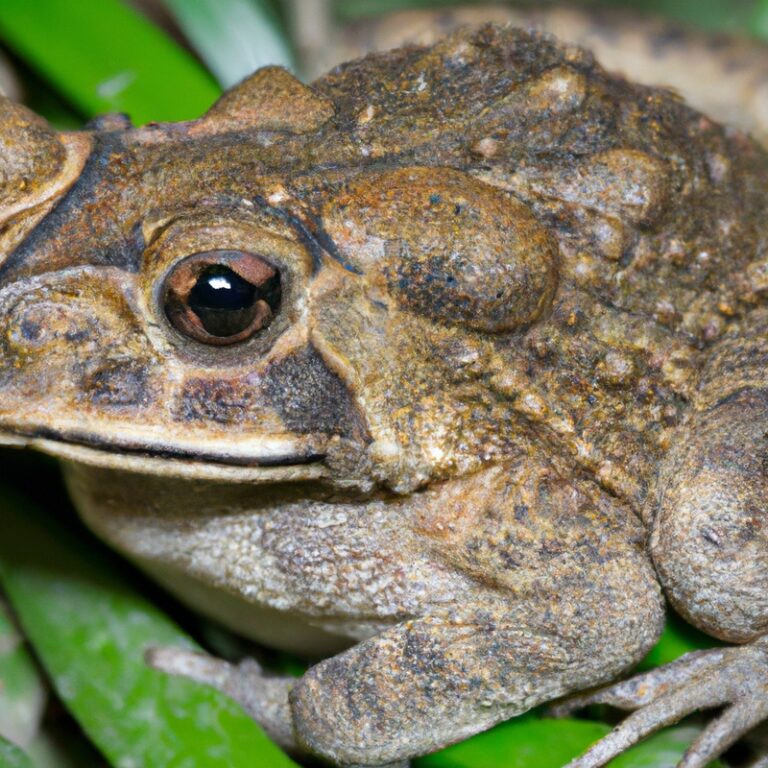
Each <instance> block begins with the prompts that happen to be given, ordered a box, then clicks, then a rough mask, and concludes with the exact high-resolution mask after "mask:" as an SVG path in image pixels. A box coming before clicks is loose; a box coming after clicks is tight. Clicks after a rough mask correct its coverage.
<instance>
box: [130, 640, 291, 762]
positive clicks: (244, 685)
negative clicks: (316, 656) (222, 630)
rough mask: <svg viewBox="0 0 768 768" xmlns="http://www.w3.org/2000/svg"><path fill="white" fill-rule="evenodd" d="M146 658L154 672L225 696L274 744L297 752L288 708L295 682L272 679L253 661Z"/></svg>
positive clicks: (171, 654)
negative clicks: (159, 672)
mask: <svg viewBox="0 0 768 768" xmlns="http://www.w3.org/2000/svg"><path fill="white" fill-rule="evenodd" d="M145 658H146V662H147V664H149V666H151V667H153V668H154V669H158V670H160V671H161V672H167V673H168V674H171V675H179V676H180V677H188V678H190V679H191V680H195V681H197V682H198V683H204V684H205V685H210V686H212V687H213V688H216V689H217V690H219V691H221V692H222V693H224V694H226V695H227V696H229V697H230V698H232V699H234V700H235V701H236V702H238V704H240V705H241V706H242V707H243V709H244V710H245V711H246V712H247V713H248V714H249V715H250V716H251V717H252V718H253V719H254V720H256V722H257V723H259V725H260V726H261V727H262V728H263V729H264V731H265V732H266V733H267V735H268V736H269V737H270V738H271V739H272V741H274V742H276V743H277V744H279V745H280V746H281V747H282V748H283V749H285V750H286V751H287V752H296V751H297V749H298V748H297V744H296V739H295V737H294V734H293V727H292V718H291V710H290V705H289V704H288V691H289V690H290V689H291V686H292V685H293V683H294V682H296V680H295V678H293V677H282V676H280V677H273V676H269V675H267V674H265V673H264V672H263V670H262V669H261V667H260V666H259V665H258V664H257V663H256V662H255V661H253V659H247V660H245V661H242V662H240V663H239V664H230V663H229V662H227V661H223V660H222V659H216V658H214V657H213V656H208V655H207V654H205V653H197V652H195V651H188V650H184V649H182V648H165V647H164V648H150V649H149V650H148V651H147V653H146V657H145Z"/></svg>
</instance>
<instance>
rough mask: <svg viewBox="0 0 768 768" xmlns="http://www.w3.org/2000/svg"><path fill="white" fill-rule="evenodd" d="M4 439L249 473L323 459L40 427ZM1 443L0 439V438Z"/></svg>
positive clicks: (311, 453)
mask: <svg viewBox="0 0 768 768" xmlns="http://www.w3.org/2000/svg"><path fill="white" fill-rule="evenodd" d="M5 435H7V437H9V438H10V443H13V444H19V443H23V444H26V443H28V444H32V445H34V444H35V443H45V444H48V443H54V444H60V445H63V446H72V447H73V448H84V449H88V450H89V451H95V452H98V453H102V454H107V455H111V456H113V457H115V458H117V457H120V456H126V457H132V458H136V459H142V458H143V459H155V460H160V461H163V460H166V461H182V462H189V463H194V464H209V465H214V466H219V467H241V468H252V469H259V468H264V469H270V468H288V467H302V466H307V465H312V464H319V463H321V462H322V461H324V460H325V458H326V453H325V452H324V451H320V450H315V449H314V448H313V447H311V446H307V448H306V450H305V451H304V452H297V453H293V452H284V453H281V452H276V453H271V454H269V455H261V456H259V455H256V454H253V455H248V454H238V453H235V452H231V453H229V452H224V451H211V450H205V449H202V450H197V449H193V448H185V447H182V446H173V445H168V446H163V445H159V444H153V443H151V442H142V441H141V440H130V439H126V438H119V437H115V438H112V439H110V440H105V439H103V438H100V437H99V436H97V435H94V434H91V433H89V432H79V431H76V430H56V429H51V428H48V427H42V428H37V429H30V430H23V429H19V430H12V431H9V432H6V433H5ZM0 442H2V436H0Z"/></svg>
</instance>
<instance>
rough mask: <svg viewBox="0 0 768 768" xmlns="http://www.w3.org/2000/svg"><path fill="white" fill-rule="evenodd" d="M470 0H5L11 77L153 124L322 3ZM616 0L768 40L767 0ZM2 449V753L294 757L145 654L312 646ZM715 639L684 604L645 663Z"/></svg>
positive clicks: (11, 84) (553, 747) (495, 742)
mask: <svg viewBox="0 0 768 768" xmlns="http://www.w3.org/2000/svg"><path fill="white" fill-rule="evenodd" d="M471 4H473V3H472V2H471V0H470V1H469V2H468V0H463V1H462V0H459V1H458V2H448V1H446V0H442V1H441V0H423V1H422V2H418V1H417V0H335V2H330V1H326V0H285V1H284V2H280V1H279V0H162V1H157V2H149V0H134V2H133V3H132V4H128V2H127V0H126V2H121V0H34V1H32V0H2V2H0V50H2V51H4V52H5V54H6V56H7V59H8V62H7V69H8V71H9V73H10V80H6V81H5V82H6V88H7V89H8V90H9V91H11V93H12V95H14V96H16V97H17V98H20V99H22V100H23V101H25V102H26V103H27V104H29V105H30V106H31V107H32V108H33V109H35V110H36V111H38V112H39V113H41V114H43V115H44V116H45V117H47V118H48V119H49V120H50V121H51V122H52V123H53V124H54V125H56V126H58V127H60V128H68V129H71V128H77V127H79V126H81V125H82V124H83V123H84V122H86V121H87V120H89V119H91V118H93V117H94V116H96V115H98V114H101V113H105V112H126V113H128V114H130V115H131V117H132V118H133V120H134V122H136V123H137V124H141V123H144V122H148V121H152V120H182V119H191V118H194V117H197V116H198V115H200V114H201V113H202V112H204V111H205V110H206V108H207V107H208V106H209V105H210V104H211V102H212V101H213V100H214V99H215V98H216V97H217V96H218V95H219V93H220V92H221V91H222V89H223V88H225V87H227V86H229V85H231V84H232V83H234V82H236V81H237V80H239V79H240V78H242V77H243V76H245V75H247V74H248V73H249V72H251V71H252V70H253V69H255V68H256V67H258V66H261V65H264V64H268V63H279V64H283V65H285V66H288V67H289V68H293V69H296V67H297V61H296V55H295V51H296V49H297V46H298V45H300V43H301V40H300V39H297V34H299V33H300V30H301V29H302V28H306V22H307V15H315V14H317V13H318V12H319V11H320V10H321V8H325V9H326V10H327V12H328V13H329V14H331V17H330V18H331V19H332V23H334V24H344V23H346V22H347V21H349V20H352V19H359V18H361V17H365V16H367V15H375V14H378V13H384V12H387V11H390V10H394V9H404V8H413V7H429V8H436V7H444V6H447V5H471ZM475 4H480V3H475ZM581 4H582V5H583V4H585V3H581ZM596 4H597V3H594V2H593V3H591V5H596ZM603 5H610V6H614V7H615V6H622V7H630V8H632V9H636V10H642V11H647V12H653V13H659V14H664V15H666V16H669V17H670V18H674V19H676V20H678V21H683V22H686V23H689V24H691V25H697V26H703V27H705V28H708V29H714V30H719V31H735V32H739V33H747V34H751V35H754V36H758V37H762V38H764V39H767V40H768V0H624V1H623V2H621V1H619V0H616V1H615V2H604V3H603ZM313 18H314V16H313ZM0 456H2V460H3V469H4V472H3V478H4V481H5V484H6V485H5V487H4V489H3V490H2V492H1V493H0V583H2V585H3V588H4V592H5V595H6V599H7V604H4V603H3V602H0V768H5V767H6V766H30V765H39V766H42V767H43V768H46V766H64V768H66V767H67V766H78V767H82V766H92V765H93V766H100V765H105V766H106V765H112V766H116V767H118V768H132V767H134V766H136V767H138V766H158V768H160V767H162V768H166V767H171V766H179V767H181V766H198V765H199V766H222V768H223V767H224V766H232V767H233V768H239V767H240V766H253V765H264V766H270V768H280V767H281V766H290V765H292V763H291V761H290V760H288V758H286V757H284V756H282V754H281V753H279V751H278V750H277V749H276V748H275V747H274V746H273V745H271V744H270V742H269V741H268V740H267V739H266V737H264V735H263V734H262V733H261V732H260V731H259V729H258V728H257V727H256V726H255V725H253V724H252V723H251V722H250V721H249V720H248V719H247V718H246V717H245V716H244V715H243V714H242V712H241V711H240V710H239V708H238V707H237V706H235V705H233V704H232V703H230V702H227V701H226V700H224V699H223V698H222V697H221V696H219V695H218V694H215V693H214V692H212V691H210V690H208V689H206V688H204V687H202V686H199V685H196V684H193V683H190V682H188V681H183V680H173V679H170V678H167V677H165V676H162V675H159V674H158V673H155V672H153V671H151V670H148V669H147V668H146V667H145V666H144V664H143V661H142V654H143V651H144V649H145V647H146V646H147V645H151V644H176V645H185V646H187V647H196V646H197V645H202V646H204V647H206V648H207V649H209V650H211V651H213V652H215V653H216V654H218V655H222V656H224V657H228V658H232V659H237V658H241V657H242V656H244V655H248V654H254V655H256V656H258V657H259V658H260V660H261V661H262V662H264V663H265V664H267V665H268V666H271V667H272V668H273V669H276V670H281V671H284V672H285V671H287V672H291V673H295V674H300V672H301V669H302V668H303V662H301V661H300V660H298V659H292V658H289V657H287V656H285V655H280V654H275V653H270V652H268V651H265V650H264V649H260V648H256V647H252V646H250V645H248V644H245V643H243V642H242V641H240V640H238V639H237V638H234V637H232V636H230V635H229V634H227V633H226V632H224V631H222V630H221V629H219V628H217V627H214V626H211V625H209V624H207V623H205V622H204V621H202V620H201V619H199V618H197V617H195V616H192V615H190V614H188V613H186V612H185V611H184V610H183V609H182V608H180V607H179V606H178V605H176V604H175V603H173V601H171V600H170V599H169V598H168V597H167V596H166V595H165V594H163V593H162V592H161V591H160V590H158V589H157V588H156V587H155V586H154V585H152V584H150V583H149V582H147V581H146V580H145V579H144V578H143V577H142V576H141V575H140V574H138V573H137V572H135V571H134V570H132V569H131V568H130V566H128V565H126V564H125V563H124V562H122V561H120V560H119V559H118V558H116V557H115V556H113V555H112V554H111V553H109V552H107V551H106V550H105V549H104V548H103V547H102V546H101V545H100V544H99V543H98V542H96V541H95V540H94V539H93V538H92V537H91V536H90V535H89V534H88V533H86V532H85V531H84V530H83V529H82V527H81V526H80V524H79V523H78V522H77V520H76V518H75V516H74V513H73V511H72V510H71V508H70V507H69V505H68V503H67V502H66V495H65V491H64V489H63V487H62V485H61V483H60V480H59V478H58V473H57V470H56V468H55V466H54V465H53V463H52V462H49V461H46V460H44V459H40V458H37V457H30V456H27V455H25V454H15V453H4V454H0ZM1 599H2V596H1V595H0V600H1ZM4 605H5V608H4ZM712 644H714V643H713V641H712V640H711V639H710V638H707V637H704V636H703V635H700V634H699V633H697V632H695V630H693V629H692V628H690V627H687V626H686V625H685V624H684V623H683V622H682V621H681V620H679V619H677V618H674V617H673V618H672V619H671V620H670V623H669V625H668V627H667V629H666V631H665V633H664V636H663V637H662V640H661V641H660V643H659V645H658V646H657V647H656V648H655V649H654V650H653V651H652V652H651V654H650V655H649V657H648V658H647V659H646V660H645V661H644V662H643V666H644V667H646V668H647V667H651V666H654V665H657V664H661V663H665V662H666V661H669V660H671V659H673V658H676V657H677V656H679V655H680V654H682V653H684V652H686V651H688V650H691V649H694V648H697V647H707V646H709V645H712ZM51 686H52V688H53V690H54V692H53V693H49V688H50V687H51ZM617 717H618V715H617V714H616V713H615V712H610V711H608V710H593V711H590V712H588V713H586V717H585V718H582V719H565V720H551V719H548V718H546V717H545V716H543V713H541V712H534V713H531V714H528V715H525V716H523V717H520V718H517V719H515V720H514V721H511V722H510V723H507V724H504V725H502V726H499V727H498V728H496V729H494V730H493V731H491V732H489V733H487V734H482V735H480V736H478V737H475V738H474V739H470V740H469V741H467V742H465V743H464V744H461V745H457V746H456V747H453V748H450V749H448V750H445V751H443V752H441V753H439V754H437V755H434V756H431V757H429V758H424V759H421V760H418V761H416V765H417V766H424V767H427V766H431V767H432V768H487V767H488V768H489V767H490V766H493V767H494V768H517V767H518V766H520V767H522V766H533V765H535V766H537V767H538V768H558V766H560V765H563V764H564V763H565V762H567V760H569V759H570V758H571V757H573V756H574V755H576V754H578V753H579V752H580V751H582V750H583V749H584V748H585V747H586V746H587V745H588V744H589V743H591V742H592V741H593V740H594V739H596V738H598V737H599V736H601V735H602V734H604V733H605V732H607V730H609V728H610V724H611V723H614V722H616V720H617ZM701 722H702V720H701V719H700V718H693V719H691V720H690V721H689V722H687V723H686V724H685V725H683V726H679V727H677V728H674V729H669V730H668V731H666V732H664V733H662V734H659V735H657V736H656V737H653V738H652V739H651V740H649V741H648V742H646V743H645V744H644V745H641V746H640V747H638V748H636V749H634V750H632V751H631V752H630V753H629V754H627V755H625V756H623V757H622V758H620V759H619V760H616V761H614V763H613V765H615V766H623V767H624V768H630V767H631V766H635V768H637V767H639V766H648V767H649V768H651V767H653V766H655V768H661V767H662V766H671V765H674V764H675V762H677V760H679V758H680V756H681V755H682V752H683V751H684V749H685V746H686V745H687V744H688V743H689V742H690V740H691V739H692V737H693V735H695V733H696V731H697V730H698V729H700V727H701ZM38 723H41V725H40V727H37V725H38ZM2 736H5V737H6V738H10V739H12V740H14V741H16V742H17V744H19V745H20V747H21V748H19V747H17V746H14V745H12V744H11V743H10V742H9V741H7V740H4V739H3V738H2ZM748 753H749V746H741V747H739V748H738V749H736V750H734V751H732V752H731V753H730V754H729V759H730V760H731V761H732V762H733V764H734V765H737V764H739V763H740V762H741V761H742V760H743V759H745V758H747V757H748Z"/></svg>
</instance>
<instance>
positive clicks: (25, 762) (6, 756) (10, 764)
mask: <svg viewBox="0 0 768 768" xmlns="http://www.w3.org/2000/svg"><path fill="white" fill-rule="evenodd" d="M0 768H33V766H32V761H31V760H30V759H29V757H27V755H25V754H24V753H23V752H22V751H21V750H20V749H19V748H18V747H15V746H14V745H13V744H11V743H10V742H8V741H6V740H5V739H3V738H0Z"/></svg>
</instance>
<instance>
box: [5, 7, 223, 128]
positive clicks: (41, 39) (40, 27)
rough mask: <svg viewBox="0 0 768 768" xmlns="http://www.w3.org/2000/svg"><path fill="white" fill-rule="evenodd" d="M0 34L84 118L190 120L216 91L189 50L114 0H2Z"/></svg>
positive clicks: (200, 112) (213, 83)
mask: <svg viewBox="0 0 768 768" xmlns="http://www.w3.org/2000/svg"><path fill="white" fill-rule="evenodd" d="M0 39H2V41H3V42H4V43H5V44H6V45H7V46H8V48H10V49H11V50H13V51H14V52H15V53H16V54H17V55H18V56H19V57H20V58H22V59H24V60H25V61H26V62H27V63H28V64H29V65H30V66H31V67H32V68H34V69H35V70H37V71H38V72H39V73H41V74H42V75H43V76H44V77H45V78H46V79H47V80H49V81H50V82H51V83H52V84H53V85H54V86H55V87H56V88H57V89H58V90H59V91H60V92H61V93H62V94H63V95H64V96H65V97H66V98H67V99H68V100H69V101H71V102H72V103H73V104H74V105H75V106H76V107H78V108H79V109H80V110H81V111H82V112H83V113H84V114H86V115H87V116H93V115H96V114H99V113H103V112H127V113H128V114H129V115H130V116H131V117H132V118H133V119H134V120H135V121H136V122H138V123H144V122H147V121H150V120H187V119H192V118H195V117H198V116H199V115H200V114H202V113H203V112H205V110H206V109H207V108H208V107H209V106H210V105H211V103H212V102H213V101H214V100H215V99H216V98H217V97H218V95H219V88H218V87H217V86H216V83H215V82H214V80H213V78H212V77H211V76H210V75H209V74H208V73H207V72H206V71H205V70H204V69H203V68H202V67H201V66H200V64H199V63H198V62H197V61H195V59H194V58H193V57H192V56H191V55H190V54H189V53H187V52H186V51H184V50H183V49H182V48H180V47H179V46H178V45H177V44H176V43H175V42H173V41H172V40H171V39H170V38H169V37H167V36H166V35H165V34H164V33H163V32H161V31H160V30H159V29H157V28H156V27H154V26H153V25H152V24H151V23H150V22H149V21H147V20H146V19H145V18H144V17H143V16H141V15H139V14H138V13H136V12H135V11H132V10H130V9H129V8H127V7H126V6H124V5H123V4H122V3H120V2H119V1H118V0H99V1H98V2H92V3H83V2H82V0H34V2H30V0H3V4H2V12H1V13H0Z"/></svg>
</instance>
